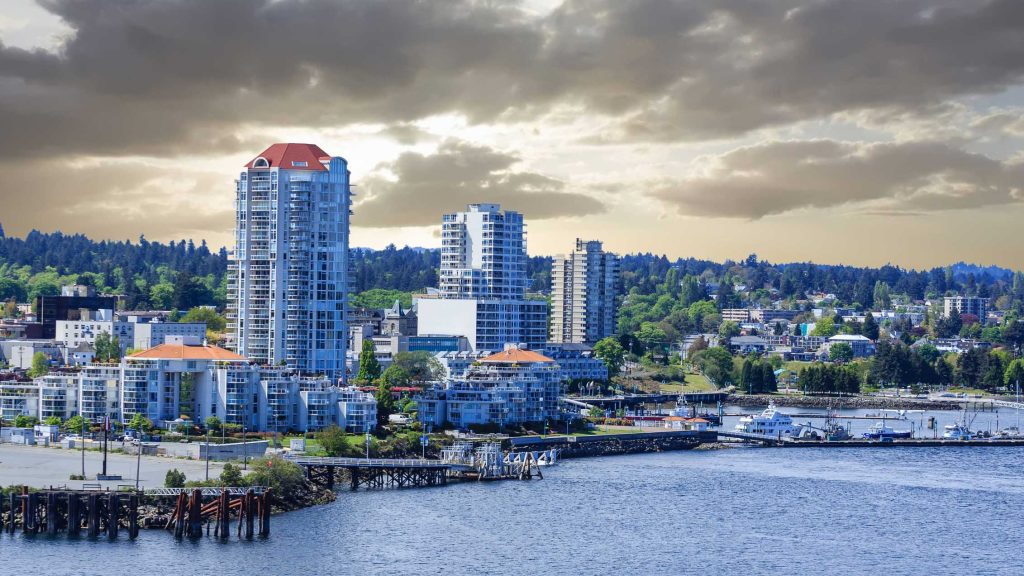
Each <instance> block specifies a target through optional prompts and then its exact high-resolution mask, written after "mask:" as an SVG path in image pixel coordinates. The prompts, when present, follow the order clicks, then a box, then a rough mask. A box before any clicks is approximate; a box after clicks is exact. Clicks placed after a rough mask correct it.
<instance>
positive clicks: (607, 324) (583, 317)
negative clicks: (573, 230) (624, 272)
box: [551, 238, 619, 344]
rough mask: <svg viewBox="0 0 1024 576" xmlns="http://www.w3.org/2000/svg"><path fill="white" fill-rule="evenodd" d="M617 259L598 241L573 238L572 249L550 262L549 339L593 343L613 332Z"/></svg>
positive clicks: (563, 341)
mask: <svg viewBox="0 0 1024 576" xmlns="http://www.w3.org/2000/svg"><path fill="white" fill-rule="evenodd" d="M618 276H619V259H618V257H617V256H616V255H615V254H611V253H608V252H605V251H604V250H603V249H602V247H601V243H600V242H598V241H596V240H592V241H583V240H581V239H579V238H577V239H576V250H574V251H573V252H572V253H571V254H569V255H561V256H556V257H555V259H554V262H553V263H552V266H551V342H557V343H574V344H594V343H595V342H597V341H598V340H600V339H602V338H605V337H606V336H611V335H612V334H614V333H615V290H616V284H617V280H618Z"/></svg>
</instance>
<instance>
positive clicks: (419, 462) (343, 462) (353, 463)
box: [286, 456, 464, 468]
mask: <svg viewBox="0 0 1024 576" xmlns="http://www.w3.org/2000/svg"><path fill="white" fill-rule="evenodd" d="M286 458H287V459H288V460H289V461H291V462H294V463H296V464H298V465H299V466H344V467H353V468H461V467H464V466H463V465H460V464H450V463H447V462H440V461H438V460H423V459H419V458H406V459H389V458H369V459H367V458H332V457H326V456H325V457H315V456H309V457H302V456H287V457H286Z"/></svg>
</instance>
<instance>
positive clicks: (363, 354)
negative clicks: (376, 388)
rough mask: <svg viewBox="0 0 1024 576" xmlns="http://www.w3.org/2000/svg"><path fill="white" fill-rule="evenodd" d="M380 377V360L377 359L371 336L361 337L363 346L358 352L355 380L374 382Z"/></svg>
mask: <svg viewBox="0 0 1024 576" xmlns="http://www.w3.org/2000/svg"><path fill="white" fill-rule="evenodd" d="M377 378H380V362H378V361H377V350H376V347H375V346H374V345H373V339H372V338H363V347H362V350H360V352H359V372H358V373H357V374H356V380H363V381H365V382H374V381H376V380H377Z"/></svg>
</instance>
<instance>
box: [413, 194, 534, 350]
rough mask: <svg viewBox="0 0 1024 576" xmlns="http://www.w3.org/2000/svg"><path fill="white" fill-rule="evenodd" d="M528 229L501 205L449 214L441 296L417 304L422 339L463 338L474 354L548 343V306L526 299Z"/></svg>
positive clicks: (471, 207) (444, 237)
mask: <svg viewBox="0 0 1024 576" xmlns="http://www.w3.org/2000/svg"><path fill="white" fill-rule="evenodd" d="M525 229H526V225H525V224H524V223H523V217H522V215H521V214H519V213H518V212H513V211H510V210H506V211H504V212H503V211H502V210H501V206H499V205H498V204H470V205H469V206H468V207H467V209H466V211H464V212H458V213H455V214H445V216H444V219H443V221H442V231H441V270H440V298H423V299H420V300H419V301H418V302H417V315H418V325H417V329H418V333H419V334H420V335H452V336H465V337H466V338H468V339H469V343H470V345H471V346H472V347H473V349H474V350H501V349H503V348H504V345H505V344H506V343H524V344H527V345H530V346H540V345H542V344H543V343H544V341H545V340H547V303H546V302H544V301H542V300H527V299H525V293H526V284H527V282H526V260H527V255H526V231H525Z"/></svg>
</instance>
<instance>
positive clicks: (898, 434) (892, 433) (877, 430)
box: [863, 422, 914, 440]
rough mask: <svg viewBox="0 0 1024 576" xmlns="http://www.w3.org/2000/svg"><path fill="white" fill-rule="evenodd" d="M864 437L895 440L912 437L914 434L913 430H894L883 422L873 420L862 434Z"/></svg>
mask: <svg viewBox="0 0 1024 576" xmlns="http://www.w3.org/2000/svg"><path fill="white" fill-rule="evenodd" d="M863 436H864V438H867V439H869V440H895V439H902V438H912V437H913V436H914V431H913V430H894V429H892V428H890V427H889V426H887V425H886V424H885V422H875V423H874V424H873V425H872V426H871V427H870V428H868V431H867V432H865V433H864V434H863Z"/></svg>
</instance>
